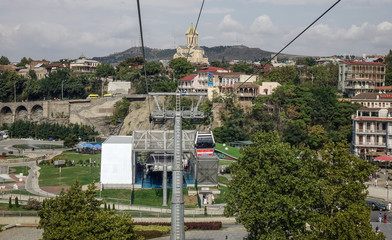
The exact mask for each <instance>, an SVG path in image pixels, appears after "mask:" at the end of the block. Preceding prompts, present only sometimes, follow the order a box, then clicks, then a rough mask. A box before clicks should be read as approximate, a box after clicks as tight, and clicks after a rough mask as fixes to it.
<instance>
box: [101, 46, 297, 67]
mask: <svg viewBox="0 0 392 240" xmlns="http://www.w3.org/2000/svg"><path fill="white" fill-rule="evenodd" d="M202 48H203V49H204V51H205V55H206V56H207V57H208V60H209V61H210V62H211V61H214V60H220V61H222V60H225V61H230V60H232V59H237V60H250V61H255V60H261V59H269V58H270V57H271V54H272V53H273V52H269V51H264V50H261V49H260V48H249V47H246V46H243V45H238V46H218V47H211V48H209V47H202ZM174 53H176V49H155V48H148V47H146V48H145V54H146V59H147V61H159V60H164V59H166V60H170V59H172V58H173V55H174ZM141 55H142V51H141V48H140V47H132V48H129V49H127V50H125V51H123V52H118V53H113V54H110V55H109V56H105V57H94V58H93V60H96V61H99V62H103V63H110V64H118V63H120V62H121V61H123V60H125V59H126V58H129V57H136V56H141ZM280 57H285V58H290V57H295V56H293V55H287V54H282V55H280Z"/></svg>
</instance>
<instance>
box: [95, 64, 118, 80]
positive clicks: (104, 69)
mask: <svg viewBox="0 0 392 240" xmlns="http://www.w3.org/2000/svg"><path fill="white" fill-rule="evenodd" d="M115 75H116V69H114V67H112V66H111V65H110V64H107V63H101V64H99V65H98V66H97V68H96V69H95V76H96V77H98V78H107V77H109V76H115Z"/></svg>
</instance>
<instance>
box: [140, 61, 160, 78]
mask: <svg viewBox="0 0 392 240" xmlns="http://www.w3.org/2000/svg"><path fill="white" fill-rule="evenodd" d="M163 72H164V68H163V66H162V64H161V63H159V62H147V63H146V74H147V76H154V75H160V74H162V73H163ZM142 73H143V75H144V66H143V69H142Z"/></svg>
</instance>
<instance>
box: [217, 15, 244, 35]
mask: <svg viewBox="0 0 392 240" xmlns="http://www.w3.org/2000/svg"><path fill="white" fill-rule="evenodd" d="M218 27H219V29H220V30H222V31H223V32H239V31H242V30H243V29H244V26H243V25H242V24H241V23H239V22H238V21H236V20H234V19H233V18H232V17H231V15H226V16H225V17H224V18H223V20H222V21H221V22H220V23H219V25H218Z"/></svg>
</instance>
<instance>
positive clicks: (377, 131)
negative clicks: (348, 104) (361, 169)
mask: <svg viewBox="0 0 392 240" xmlns="http://www.w3.org/2000/svg"><path fill="white" fill-rule="evenodd" d="M352 102H355V103H359V104H361V105H362V106H363V107H361V108H360V109H358V110H357V112H356V114H355V115H353V116H352V120H353V139H352V151H353V152H354V154H355V155H357V156H359V157H361V158H366V159H370V157H374V156H378V155H384V154H392V94H385V93H382V94H380V93H361V94H359V95H357V96H355V97H353V98H352Z"/></svg>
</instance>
